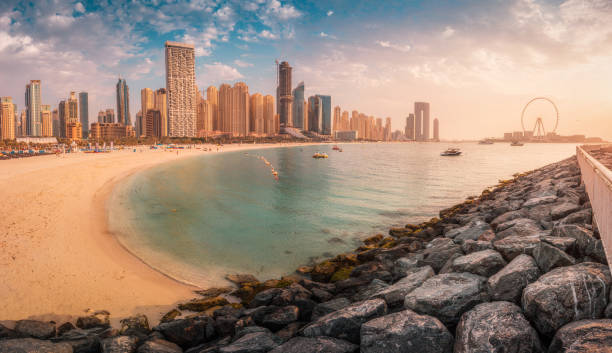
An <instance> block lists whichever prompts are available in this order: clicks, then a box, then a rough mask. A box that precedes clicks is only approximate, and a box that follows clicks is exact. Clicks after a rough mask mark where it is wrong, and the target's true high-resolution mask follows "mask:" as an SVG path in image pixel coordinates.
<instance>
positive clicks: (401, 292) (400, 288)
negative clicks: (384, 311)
mask: <svg viewBox="0 0 612 353" xmlns="http://www.w3.org/2000/svg"><path fill="white" fill-rule="evenodd" d="M434 275H435V272H434V270H433V269H432V268H431V266H425V267H420V268H419V269H418V270H416V271H415V272H413V273H411V274H409V275H408V276H406V277H404V278H402V279H400V280H399V281H398V282H396V283H394V284H393V285H391V286H388V287H386V288H384V289H382V290H380V291H378V292H376V293H375V294H374V295H372V296H371V298H381V299H384V300H385V302H386V303H387V305H388V306H389V307H398V306H402V305H403V304H404V298H405V297H406V295H407V294H408V293H410V292H412V291H413V290H415V289H416V288H418V287H419V286H420V285H421V284H423V282H424V281H425V280H426V279H428V278H429V277H432V276H434Z"/></svg>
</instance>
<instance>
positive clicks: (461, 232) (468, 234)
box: [444, 219, 492, 244]
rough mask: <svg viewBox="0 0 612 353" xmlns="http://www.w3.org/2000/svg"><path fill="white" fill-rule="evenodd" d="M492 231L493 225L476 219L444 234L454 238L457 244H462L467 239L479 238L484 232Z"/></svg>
mask: <svg viewBox="0 0 612 353" xmlns="http://www.w3.org/2000/svg"><path fill="white" fill-rule="evenodd" d="M491 231H492V229H491V226H489V224H488V223H486V222H484V221H482V220H480V219H476V220H474V221H471V222H469V223H468V224H466V225H465V226H463V227H459V228H455V229H453V230H451V231H450V232H448V233H446V234H444V236H445V237H447V238H451V239H453V240H454V241H455V243H457V244H462V243H463V242H464V241H466V240H478V238H480V236H481V235H482V234H483V233H485V232H491Z"/></svg>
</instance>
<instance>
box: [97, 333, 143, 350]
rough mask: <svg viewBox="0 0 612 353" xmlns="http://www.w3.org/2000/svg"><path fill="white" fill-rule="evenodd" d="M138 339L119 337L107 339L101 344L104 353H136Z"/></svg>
mask: <svg viewBox="0 0 612 353" xmlns="http://www.w3.org/2000/svg"><path fill="white" fill-rule="evenodd" d="M137 344H138V339H137V338H136V337H132V336H117V337H110V338H105V339H103V340H102V342H101V344H100V345H101V347H102V353H132V352H136V345H137Z"/></svg>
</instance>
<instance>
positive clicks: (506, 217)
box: [491, 209, 527, 229]
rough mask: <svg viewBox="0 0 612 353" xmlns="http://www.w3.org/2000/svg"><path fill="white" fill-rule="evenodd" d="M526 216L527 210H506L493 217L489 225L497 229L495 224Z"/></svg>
mask: <svg viewBox="0 0 612 353" xmlns="http://www.w3.org/2000/svg"><path fill="white" fill-rule="evenodd" d="M525 217H527V212H526V211H525V210H523V209H520V210H516V211H510V212H506V213H504V214H502V215H500V216H497V217H496V218H495V219H493V220H492V221H491V226H492V227H493V228H495V229H497V226H498V225H500V224H502V223H506V222H508V221H511V220H513V219H518V218H525Z"/></svg>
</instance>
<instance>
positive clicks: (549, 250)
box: [533, 242, 576, 273]
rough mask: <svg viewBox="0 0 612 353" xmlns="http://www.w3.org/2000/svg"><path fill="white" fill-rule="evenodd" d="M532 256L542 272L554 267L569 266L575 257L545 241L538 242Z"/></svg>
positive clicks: (573, 262) (574, 260)
mask: <svg viewBox="0 0 612 353" xmlns="http://www.w3.org/2000/svg"><path fill="white" fill-rule="evenodd" d="M533 258H534V259H535V260H536V263H537V264H538V267H539V268H540V270H542V273H546V272H548V271H550V270H552V269H553V268H555V267H562V266H570V265H573V264H575V263H576V259H574V258H573V257H571V256H570V255H568V254H566V253H565V252H563V251H562V250H560V249H559V248H557V247H555V246H552V245H550V244H548V243H546V242H540V244H538V246H537V247H536V248H535V250H534V251H533Z"/></svg>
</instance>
